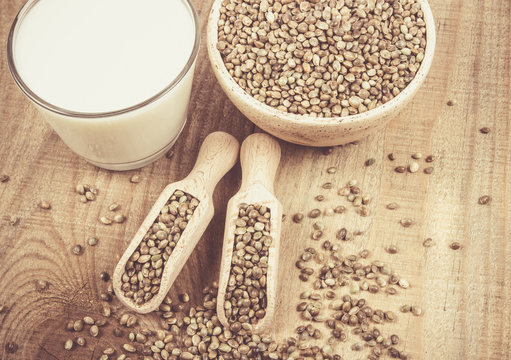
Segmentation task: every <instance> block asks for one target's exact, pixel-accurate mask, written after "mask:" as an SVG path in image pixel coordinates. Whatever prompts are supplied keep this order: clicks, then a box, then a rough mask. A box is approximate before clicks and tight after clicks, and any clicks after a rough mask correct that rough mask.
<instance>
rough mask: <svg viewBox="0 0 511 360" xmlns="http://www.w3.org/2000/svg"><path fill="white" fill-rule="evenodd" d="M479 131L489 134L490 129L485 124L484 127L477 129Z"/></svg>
mask: <svg viewBox="0 0 511 360" xmlns="http://www.w3.org/2000/svg"><path fill="white" fill-rule="evenodd" d="M479 132H480V133H481V134H485V135H486V134H489V133H490V132H491V129H490V128H489V127H486V126H485V127H482V128H480V129H479Z"/></svg>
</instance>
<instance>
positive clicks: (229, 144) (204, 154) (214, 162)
mask: <svg viewBox="0 0 511 360" xmlns="http://www.w3.org/2000/svg"><path fill="white" fill-rule="evenodd" d="M239 148H240V144H239V142H238V140H236V138H235V137H234V136H232V135H230V134H227V133H226V132H223V131H216V132H213V133H211V134H209V135H208V136H206V138H205V139H204V142H203V143H202V146H201V148H200V150H199V155H198V156H197V160H196V161H195V165H194V167H193V169H192V171H191V172H190V174H189V175H188V176H187V178H196V179H199V180H200V181H201V182H202V183H203V184H204V188H205V189H206V191H207V192H208V194H209V195H211V194H213V191H214V190H215V187H216V184H218V182H219V181H220V179H221V178H222V177H223V176H224V175H225V174H226V173H227V172H228V171H229V170H230V169H231V168H232V167H233V166H234V164H235V163H236V160H237V159H238V152H239Z"/></svg>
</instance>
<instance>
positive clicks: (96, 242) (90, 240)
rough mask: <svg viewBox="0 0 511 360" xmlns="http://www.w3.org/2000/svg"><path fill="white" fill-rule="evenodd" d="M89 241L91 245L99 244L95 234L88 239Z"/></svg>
mask: <svg viewBox="0 0 511 360" xmlns="http://www.w3.org/2000/svg"><path fill="white" fill-rule="evenodd" d="M87 243H88V244H89V246H96V245H97V244H98V239H97V238H95V237H94V236H91V237H89V238H88V239H87Z"/></svg>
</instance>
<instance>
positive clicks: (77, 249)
mask: <svg viewBox="0 0 511 360" xmlns="http://www.w3.org/2000/svg"><path fill="white" fill-rule="evenodd" d="M82 251H83V248H82V245H80V244H76V245H75V246H73V254H75V255H81V254H82Z"/></svg>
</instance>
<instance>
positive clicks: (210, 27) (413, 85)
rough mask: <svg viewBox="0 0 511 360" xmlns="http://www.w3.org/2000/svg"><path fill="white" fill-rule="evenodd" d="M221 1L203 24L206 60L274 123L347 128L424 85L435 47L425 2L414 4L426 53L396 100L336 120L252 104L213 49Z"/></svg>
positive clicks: (382, 112) (389, 109) (398, 104)
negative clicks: (418, 10) (420, 18)
mask: <svg viewBox="0 0 511 360" xmlns="http://www.w3.org/2000/svg"><path fill="white" fill-rule="evenodd" d="M222 1H223V0H215V1H214V2H213V5H212V7H211V11H210V14H209V17H208V23H207V41H206V42H207V48H208V53H209V58H210V61H211V64H212V66H213V67H216V69H217V70H218V71H217V72H216V73H217V75H218V76H221V77H222V78H223V80H225V81H226V82H227V83H228V86H229V87H230V88H231V89H232V90H233V92H234V93H235V94H236V95H237V96H239V97H240V98H241V100H242V101H243V102H245V103H248V104H249V105H250V106H251V107H252V108H256V109H257V111H259V112H260V113H263V114H264V115H265V116H268V117H272V118H274V119H278V120H279V121H280V122H282V123H284V124H300V125H304V126H315V125H316V126H317V125H321V126H325V125H326V126H329V125H339V124H341V123H342V124H344V125H347V124H350V125H355V123H360V122H364V121H366V120H370V119H373V118H375V117H378V118H380V117H384V116H387V115H389V114H390V113H392V112H393V111H395V109H397V108H400V107H401V106H403V105H405V104H406V103H407V102H408V101H409V100H411V98H412V97H413V96H414V95H415V93H416V92H417V90H418V89H419V88H420V86H421V85H422V84H423V83H424V81H425V79H426V77H427V75H428V73H429V70H430V69H431V65H432V63H433V59H434V54H435V47H436V24H435V19H434V17H433V12H432V10H431V7H430V5H429V2H428V0H418V2H419V3H420V4H421V10H422V11H423V13H424V22H425V24H426V49H425V51H424V59H423V61H422V62H421V66H420V67H419V70H418V72H417V74H416V75H415V77H414V78H413V80H412V81H411V82H410V83H409V84H408V85H407V86H406V87H405V88H404V89H403V91H401V92H400V93H399V94H398V95H397V96H395V97H394V98H392V99H391V100H390V101H388V102H387V103H385V104H382V105H379V106H377V107H375V108H374V109H372V110H368V111H366V112H364V113H361V114H356V115H348V116H337V117H323V118H320V117H313V116H309V115H307V114H305V115H301V114H293V113H288V112H284V111H282V110H278V109H277V108H274V107H271V106H269V105H267V104H264V103H262V102H260V101H259V100H256V99H255V98H254V97H252V96H251V95H249V94H248V93H247V92H246V91H245V90H244V89H243V88H242V87H241V86H239V85H238V83H237V82H236V81H234V79H233V78H232V76H231V75H230V74H229V72H228V71H227V68H226V67H225V64H224V62H223V59H222V57H221V55H220V52H219V51H218V49H217V42H218V27H217V21H218V17H219V14H220V6H221V3H222Z"/></svg>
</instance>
